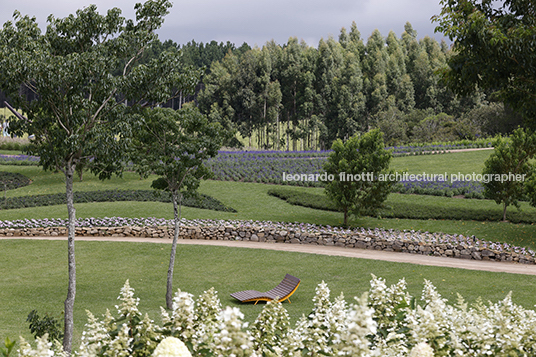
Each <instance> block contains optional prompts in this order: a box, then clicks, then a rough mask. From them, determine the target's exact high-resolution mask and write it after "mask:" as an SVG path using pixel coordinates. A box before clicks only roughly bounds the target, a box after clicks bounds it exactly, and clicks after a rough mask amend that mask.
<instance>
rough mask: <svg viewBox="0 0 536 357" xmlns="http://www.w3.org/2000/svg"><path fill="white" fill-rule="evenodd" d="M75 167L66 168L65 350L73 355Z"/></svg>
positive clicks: (69, 165) (70, 165) (68, 166)
mask: <svg viewBox="0 0 536 357" xmlns="http://www.w3.org/2000/svg"><path fill="white" fill-rule="evenodd" d="M74 171H75V167H74V165H72V164H70V163H69V164H68V165H67V167H66V168H65V187H66V199H67V211H68V214H69V223H68V226H67V236H68V238H67V251H68V261H69V285H68V289H67V298H66V299H65V303H64V306H65V316H64V317H65V320H64V327H65V329H64V336H63V350H64V351H65V352H66V353H67V354H69V355H70V354H71V350H72V343H73V327H74V299H75V295H76V262H75V256H74V236H75V220H76V210H75V209H74V193H73V178H74Z"/></svg>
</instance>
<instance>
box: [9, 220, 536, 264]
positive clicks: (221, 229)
mask: <svg viewBox="0 0 536 357" xmlns="http://www.w3.org/2000/svg"><path fill="white" fill-rule="evenodd" d="M173 232H174V229H173V228H172V227H168V226H153V227H137V226H125V227H83V228H77V229H76V235H77V236H96V237H97V236H102V237H141V238H161V239H172V238H173ZM179 233H180V234H179V237H180V238H181V239H209V240H211V239H212V240H242V241H253V242H266V243H287V244H316V245H325V246H337V247H346V248H357V249H372V250H383V251H390V252H403V253H411V254H421V255H433V256H439V257H452V258H460V259H474V260H491V261H507V262H519V263H524V264H535V260H534V258H533V257H532V256H531V255H522V254H519V253H514V252H501V251H497V250H493V249H489V248H486V247H480V246H477V245H470V244H465V243H462V244H432V243H427V242H416V241H414V240H404V239H385V238H380V237H377V236H375V235H374V234H367V233H359V232H353V233H350V234H348V233H332V232H331V233H328V232H314V233H311V232H302V231H299V230H281V229H273V228H264V227H251V226H248V227H235V226H225V225H220V226H203V227H199V226H182V227H181V229H180V232H179ZM66 235H67V229H66V228H65V227H47V228H4V229H0V237H21V236H24V237H32V236H66Z"/></svg>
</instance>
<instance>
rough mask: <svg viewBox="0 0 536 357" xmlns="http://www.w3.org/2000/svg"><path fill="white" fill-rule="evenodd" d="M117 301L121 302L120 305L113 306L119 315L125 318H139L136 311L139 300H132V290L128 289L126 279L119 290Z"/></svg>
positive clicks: (128, 284)
mask: <svg viewBox="0 0 536 357" xmlns="http://www.w3.org/2000/svg"><path fill="white" fill-rule="evenodd" d="M117 299H118V300H121V304H119V305H116V306H115V307H116V309H117V312H118V313H119V315H121V316H127V317H134V316H141V313H140V311H139V310H138V304H139V303H140V299H139V298H134V289H132V288H131V287H130V283H129V281H128V279H127V281H126V282H125V285H124V286H123V287H122V288H121V293H120V294H119V296H118V297H117Z"/></svg>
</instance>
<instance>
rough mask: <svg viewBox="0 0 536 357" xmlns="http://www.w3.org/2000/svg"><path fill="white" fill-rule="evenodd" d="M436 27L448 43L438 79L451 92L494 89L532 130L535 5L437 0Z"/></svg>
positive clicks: (511, 0)
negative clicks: (448, 51)
mask: <svg viewBox="0 0 536 357" xmlns="http://www.w3.org/2000/svg"><path fill="white" fill-rule="evenodd" d="M441 5H442V10H441V14H440V15H438V16H435V17H434V21H435V22H437V23H438V26H437V28H436V31H440V32H443V33H444V34H445V35H447V36H448V37H449V38H450V39H451V40H452V41H454V48H453V50H454V51H453V55H452V56H451V57H450V58H449V60H448V68H447V69H446V70H445V71H444V78H445V79H446V80H447V82H448V84H449V85H450V87H451V88H452V89H454V90H455V91H456V92H457V93H462V94H468V93H471V92H473V91H474V90H475V89H477V88H483V89H487V90H491V91H496V92H497V94H498V95H499V97H500V98H501V99H502V100H503V101H504V102H505V103H508V104H509V105H510V106H512V107H513V108H514V109H517V110H519V111H520V112H521V113H522V114H523V115H524V117H525V120H526V123H527V124H528V125H530V126H531V127H532V128H533V129H534V128H536V121H535V119H534V118H535V117H536V53H535V51H536V50H535V49H536V46H535V40H534V39H535V38H536V26H535V25H536V4H535V3H534V1H530V0H505V1H502V2H496V1H493V0H442V1H441Z"/></svg>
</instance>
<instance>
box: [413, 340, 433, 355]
mask: <svg viewBox="0 0 536 357" xmlns="http://www.w3.org/2000/svg"><path fill="white" fill-rule="evenodd" d="M408 357H434V350H433V349H432V347H430V346H429V345H428V344H427V343H426V342H419V343H418V344H416V345H415V346H414V347H413V348H412V349H411V352H410V353H409V356H408Z"/></svg>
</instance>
